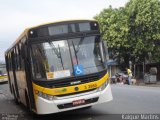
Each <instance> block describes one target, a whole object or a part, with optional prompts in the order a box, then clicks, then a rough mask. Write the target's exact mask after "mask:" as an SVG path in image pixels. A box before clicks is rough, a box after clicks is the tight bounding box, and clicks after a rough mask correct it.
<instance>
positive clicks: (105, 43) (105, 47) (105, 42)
mask: <svg viewBox="0 0 160 120" xmlns="http://www.w3.org/2000/svg"><path fill="white" fill-rule="evenodd" d="M102 43H103V48H104V52H105V53H104V54H105V57H106V60H107V61H108V60H109V55H108V47H107V41H102Z"/></svg>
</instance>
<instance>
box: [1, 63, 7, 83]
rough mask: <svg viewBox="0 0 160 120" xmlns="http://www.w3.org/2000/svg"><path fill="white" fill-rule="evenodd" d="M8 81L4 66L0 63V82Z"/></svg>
mask: <svg viewBox="0 0 160 120" xmlns="http://www.w3.org/2000/svg"><path fill="white" fill-rule="evenodd" d="M6 82H8V78H7V74H6V66H5V65H4V64H1V65H0V83H6Z"/></svg>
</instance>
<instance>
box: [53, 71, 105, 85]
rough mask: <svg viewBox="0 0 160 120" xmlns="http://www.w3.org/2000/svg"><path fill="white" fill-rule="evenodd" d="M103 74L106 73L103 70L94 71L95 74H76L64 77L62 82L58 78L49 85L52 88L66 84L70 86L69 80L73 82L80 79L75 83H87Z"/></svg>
mask: <svg viewBox="0 0 160 120" xmlns="http://www.w3.org/2000/svg"><path fill="white" fill-rule="evenodd" d="M105 74H106V71H105V72H104V71H103V72H101V73H98V74H97V73H96V74H92V75H88V76H78V77H73V78H68V79H65V81H63V82H62V81H61V80H59V81H61V82H59V83H55V84H54V85H53V86H50V87H54V88H59V87H68V86H72V85H71V82H74V81H81V82H80V83H78V84H76V85H79V84H84V83H89V82H93V81H97V80H99V79H100V78H102V77H103V76H104V75H105Z"/></svg>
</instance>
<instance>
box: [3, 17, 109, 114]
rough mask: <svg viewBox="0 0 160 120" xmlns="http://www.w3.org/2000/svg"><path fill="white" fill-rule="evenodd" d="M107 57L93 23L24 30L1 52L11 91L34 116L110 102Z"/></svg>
mask: <svg viewBox="0 0 160 120" xmlns="http://www.w3.org/2000/svg"><path fill="white" fill-rule="evenodd" d="M106 54H107V53H106V49H105V44H104V42H103V41H102V39H101V35H100V30H99V25H98V23H97V22H96V21H94V20H70V21H61V22H54V23H48V24H43V25H39V26H36V27H32V28H29V29H26V30H25V31H24V32H23V33H22V34H21V35H20V37H19V38H18V39H17V40H16V41H15V42H14V43H13V44H12V46H11V47H10V48H9V49H8V50H7V51H6V52H5V59H6V66H7V74H8V78H9V86H10V91H11V93H12V94H13V96H14V99H15V101H16V102H20V103H22V104H24V105H25V106H26V107H27V108H28V109H29V110H30V111H33V112H34V113H36V114H51V113H57V112H62V111H68V110H73V109H79V108H84V107H91V106H92V105H95V104H100V103H104V102H108V101H111V100H112V93H111V88H110V84H109V74H108V72H107V65H106V63H107V59H106Z"/></svg>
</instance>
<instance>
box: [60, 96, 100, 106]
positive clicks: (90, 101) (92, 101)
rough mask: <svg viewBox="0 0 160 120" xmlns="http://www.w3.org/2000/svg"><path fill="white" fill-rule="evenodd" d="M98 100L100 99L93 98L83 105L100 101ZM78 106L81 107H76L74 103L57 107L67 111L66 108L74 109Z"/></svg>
mask: <svg viewBox="0 0 160 120" xmlns="http://www.w3.org/2000/svg"><path fill="white" fill-rule="evenodd" d="M98 99H99V98H98V97H96V98H91V99H87V100H85V104H83V105H87V104H91V103H95V102H97V101H98ZM77 106H81V105H76V106H74V105H73V103H67V104H60V105H57V107H58V108H59V109H66V108H72V107H77Z"/></svg>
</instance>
